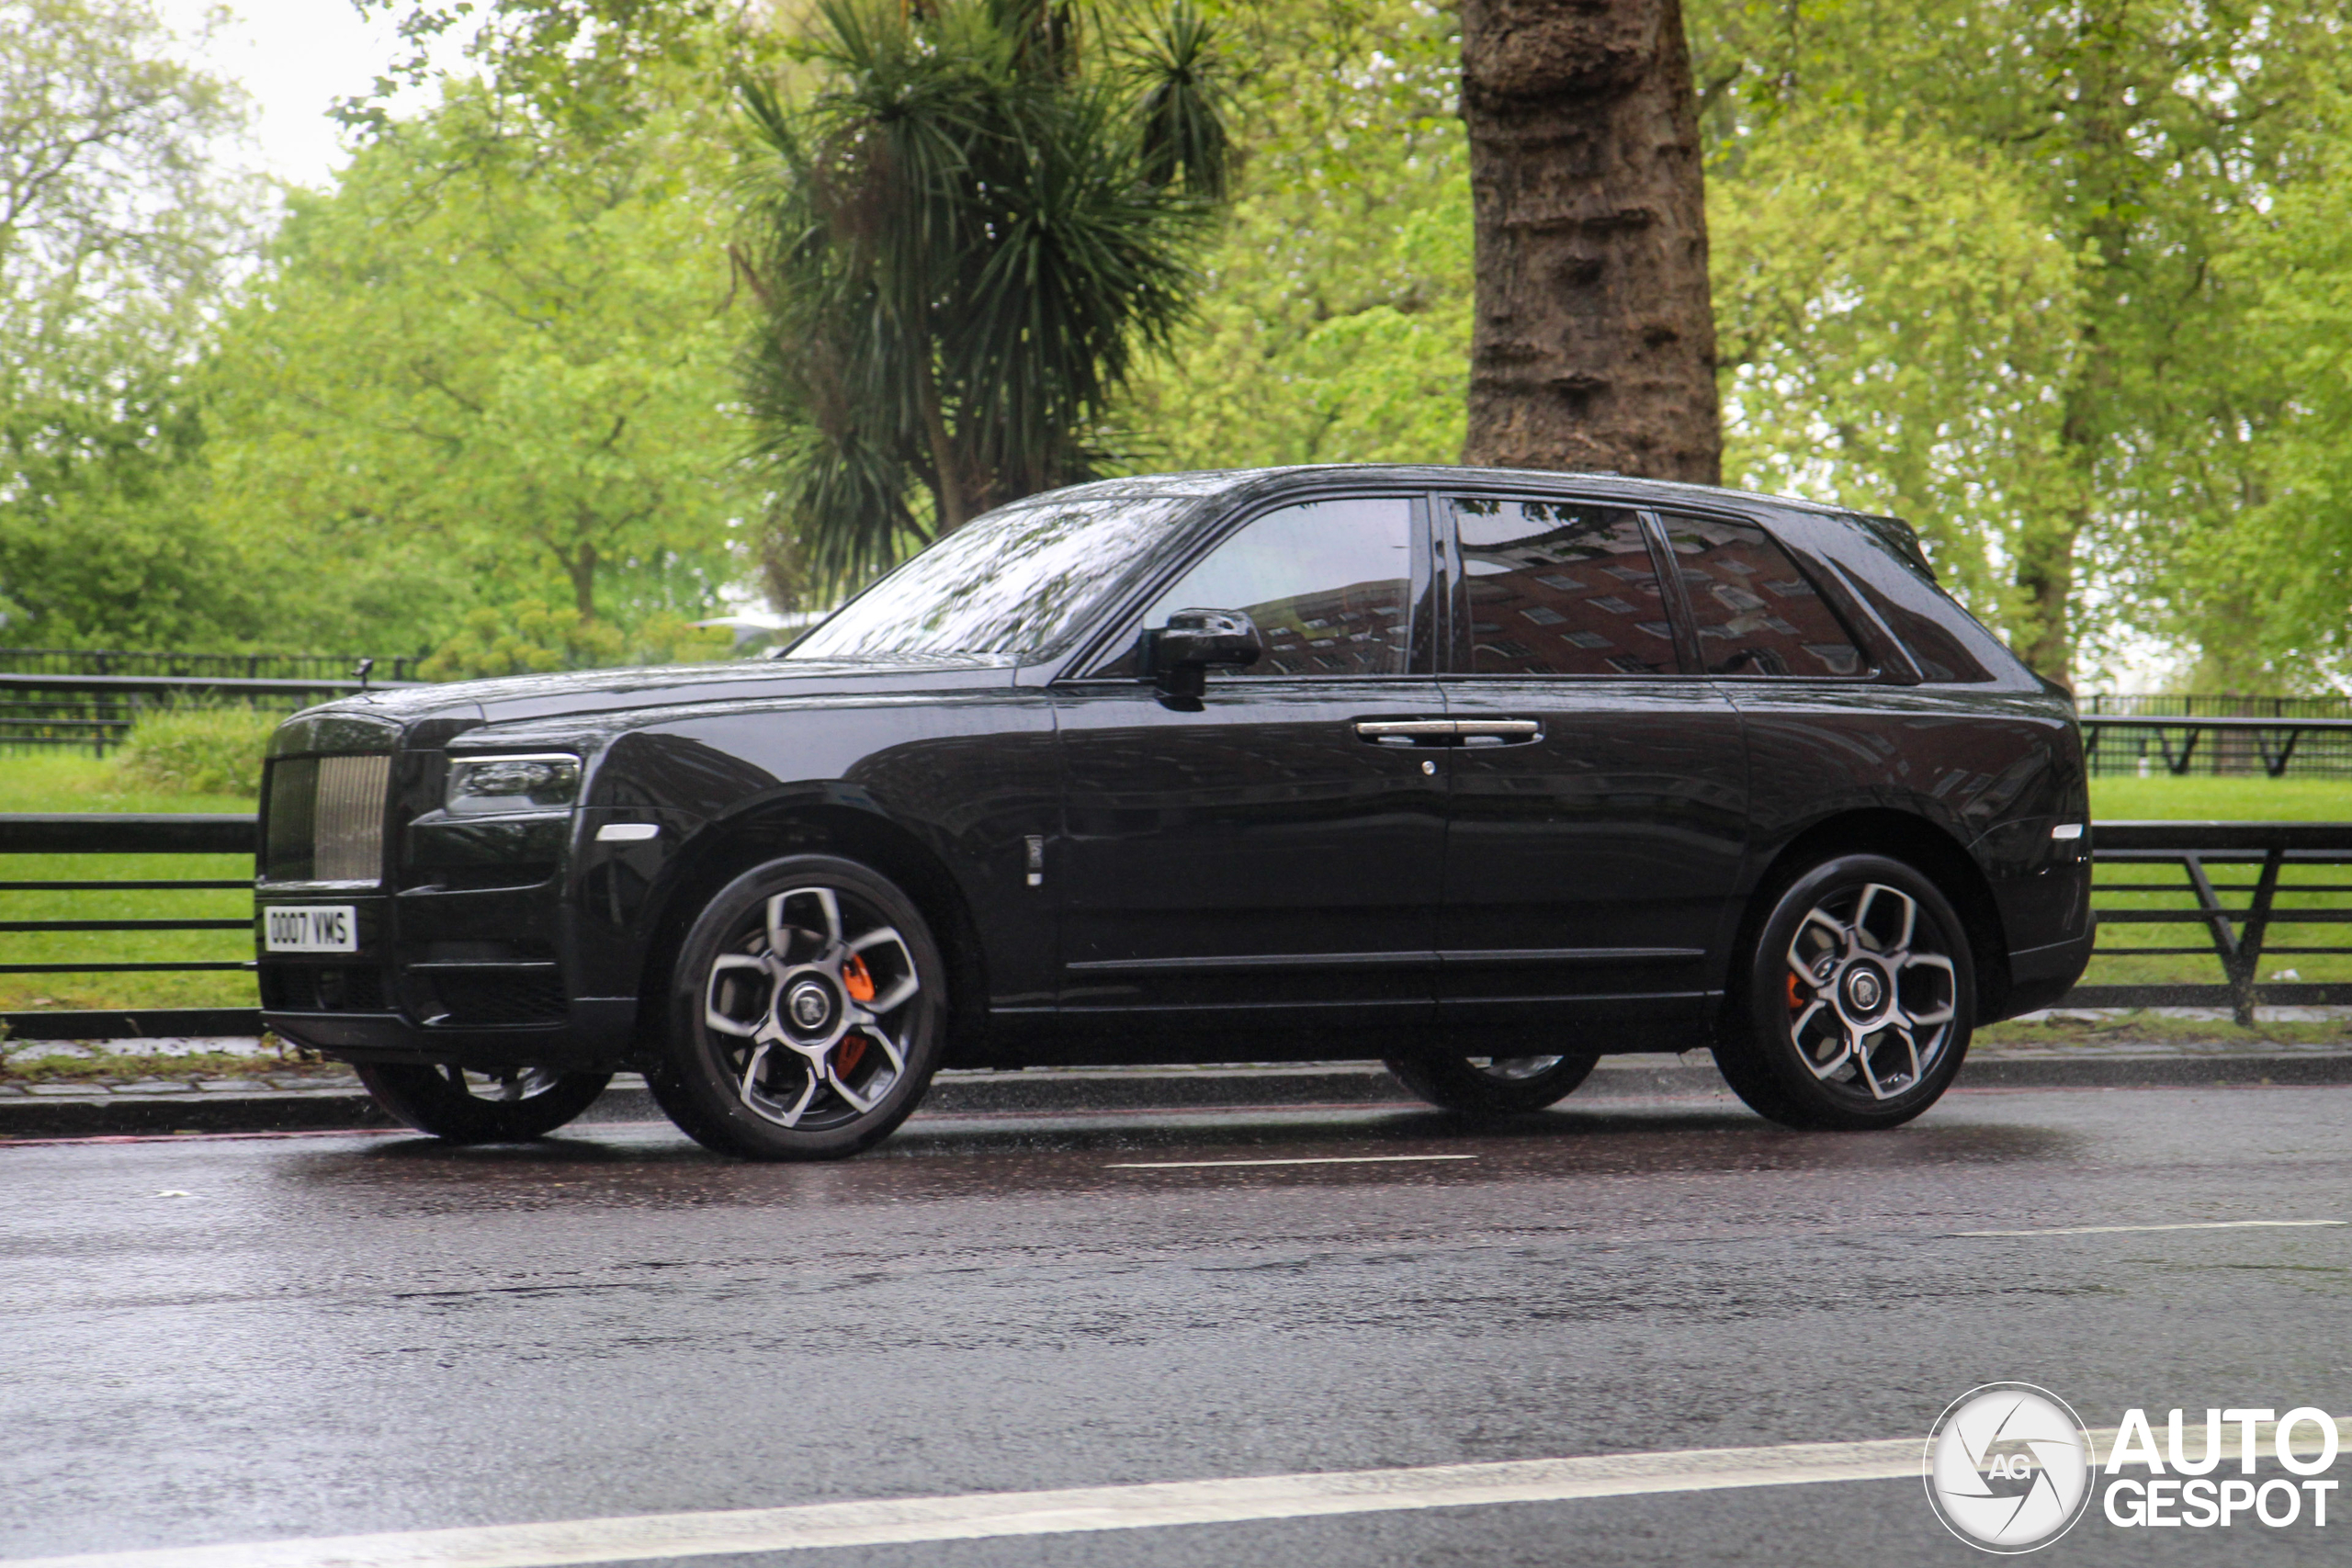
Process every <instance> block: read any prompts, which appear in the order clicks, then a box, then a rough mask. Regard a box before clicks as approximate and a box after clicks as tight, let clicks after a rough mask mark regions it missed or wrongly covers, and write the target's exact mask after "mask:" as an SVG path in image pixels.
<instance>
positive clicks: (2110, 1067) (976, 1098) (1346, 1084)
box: [0, 1042, 2352, 1140]
mask: <svg viewBox="0 0 2352 1568" xmlns="http://www.w3.org/2000/svg"><path fill="white" fill-rule="evenodd" d="M2267 1083H2310V1084H2338V1083H2352V1048H2347V1047H2346V1045H2344V1044H2341V1043H2336V1044H2324V1045H2302V1046H2297V1045H2281V1044H2277V1043H2267V1042H2266V1043H2260V1044H2259V1045H2246V1044H2239V1043H2180V1044H2164V1045H2151V1044H2147V1043H2121V1042H2116V1043H2065V1044H2049V1045H2041V1044H2035V1045H1989V1044H1988V1045H1980V1046H1978V1047H1977V1048H1976V1049H1974V1050H1973V1051H1972V1052H1971V1053H1970V1055H1969V1060H1968V1066H1966V1068H1965V1069H1963V1070H1962V1075H1961V1078H1960V1082H1959V1084H1958V1085H1957V1088H1959V1089H1962V1090H1968V1089H2053V1088H2116V1089H2127V1088H2149V1087H2171V1086H2188V1085H2226V1084H2267ZM1717 1097H1720V1098H1722V1099H1724V1100H1731V1099H1732V1095H1731V1091H1730V1089H1728V1088H1726V1087H1725V1086H1724V1081H1723V1078H1722V1077H1721V1075H1719V1074H1718V1073H1717V1072H1716V1071H1715V1068H1714V1064H1713V1062H1712V1061H1711V1060H1710V1059H1709V1058H1708V1056H1707V1055H1706V1054H1705V1053H1704V1052H1698V1051H1692V1052H1686V1053H1684V1054H1683V1055H1679V1056H1668V1055H1646V1056H1613V1057H1610V1058H1607V1059H1606V1060H1604V1061H1603V1062H1602V1063H1601V1065H1600V1067H1599V1068H1598V1069H1597V1070H1596V1071H1595V1072H1594V1074H1593V1076H1592V1078H1591V1079H1590V1081H1589V1082H1588V1083H1587V1084H1586V1085H1585V1086H1584V1088H1582V1089H1578V1090H1577V1094H1576V1096H1575V1097H1574V1100H1573V1101H1572V1102H1571V1103H1583V1102H1587V1101H1592V1100H1657V1099H1692V1098H1698V1099H1708V1098H1717ZM1419 1103H1420V1102H1419V1100H1415V1099H1414V1098H1413V1097H1412V1096H1411V1095H1409V1094H1408V1093H1407V1092H1406V1091H1405V1090H1404V1089H1403V1088H1402V1087H1401V1086H1399V1085H1398V1084H1397V1081H1396V1080H1395V1079H1394V1078H1391V1077H1389V1076H1388V1075H1387V1073H1385V1071H1383V1070H1382V1069H1381V1068H1380V1067H1379V1066H1377V1065H1376V1064H1368V1063H1360V1062H1333V1063H1315V1064H1307V1065H1304V1066H1240V1067H1085V1068H1038V1069H1032V1070H1029V1071H1026V1072H1012V1073H992V1072H949V1073H942V1074H941V1075H940V1076H939V1077H938V1078H936V1079H935V1080H934V1081H933V1086H932V1089H931V1092H930V1094H929V1095H928V1096H927V1097H926V1098H925V1100H924V1102H923V1108H922V1111H921V1112H919V1113H918V1115H917V1117H916V1118H915V1121H916V1122H918V1123H920V1122H922V1121H924V1120H927V1119H931V1118H936V1117H965V1116H975V1115H978V1116H987V1115H1001V1114H1035V1113H1039V1112H1048V1113H1063V1114H1069V1113H1084V1112H1088V1111H1142V1110H1155V1109H1159V1110H1170V1111H1182V1110H1215V1109H1238V1108H1245V1107H1282V1106H1290V1107H1301V1106H1317V1105H1325V1106H1335V1107H1336V1106H1365V1105H1389V1104H1394V1105H1397V1106H1417V1105H1419ZM660 1119H661V1111H660V1110H659V1108H657V1107H656V1106H655V1105H654V1104H653V1101H652V1099H651V1097H650V1095H648V1094H647V1092H646V1090H645V1086H644V1082H643V1080H642V1079H641V1078H639V1077H637V1076H636V1075H635V1074H624V1075H622V1076H621V1077H617V1078H616V1079H614V1080H613V1086H612V1088H611V1089H608V1090H606V1091H605V1096H604V1098H603V1099H602V1100H598V1101H597V1103H596V1104H595V1105H594V1107H593V1108H592V1109H591V1110H590V1111H589V1112H588V1114H587V1115H586V1116H585V1117H583V1118H582V1120H583V1121H585V1122H650V1121H659V1120H660ZM390 1125H392V1123H391V1122H390V1120H389V1119H388V1118H386V1117H385V1116H384V1115H383V1113H382V1112H381V1111H378V1110H377V1109H376V1106H375V1103H374V1102H373V1101H372V1100H369V1099H368V1096H367V1094H366V1092H365V1091H364V1090H362V1089H360V1087H359V1083H358V1080H357V1079H356V1078H354V1077H346V1076H343V1075H340V1074H317V1073H311V1074H300V1073H263V1074H260V1075H258V1076H254V1077H209V1078H201V1079H198V1080H195V1081H192V1082H191V1081H181V1080H174V1079H164V1078H145V1079H138V1080H133V1081H128V1082H119V1083H104V1084H92V1083H46V1084H32V1085H0V1140H5V1139H7V1138H24V1137H49V1138H53V1137H87V1136H104V1135H108V1134H158V1133H215V1134H218V1133H276V1132H300V1131H315V1130H330V1129H336V1128H353V1129H364V1128H370V1127H389V1126H390Z"/></svg>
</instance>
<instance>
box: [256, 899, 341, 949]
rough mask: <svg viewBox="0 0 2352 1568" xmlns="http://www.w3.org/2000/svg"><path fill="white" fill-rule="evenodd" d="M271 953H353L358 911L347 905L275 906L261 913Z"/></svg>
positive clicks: (264, 934) (264, 937) (263, 944)
mask: <svg viewBox="0 0 2352 1568" xmlns="http://www.w3.org/2000/svg"><path fill="white" fill-rule="evenodd" d="M262 932H263V935H262V946H263V947H264V948H265V949H266V950H267V951H269V952H271V953H356V952H358V951H359V911H358V909H357V908H356V906H354V905H350V904H275V905H272V906H271V907H270V908H266V909H264V910H263V911H262Z"/></svg>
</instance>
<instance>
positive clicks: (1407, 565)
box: [1094, 496, 1413, 677]
mask: <svg viewBox="0 0 2352 1568" xmlns="http://www.w3.org/2000/svg"><path fill="white" fill-rule="evenodd" d="M1178 610H1246V611H1248V612H1249V614H1250V619H1251V620H1253V621H1255V622H1257V623H1258V631H1259V633H1260V635H1261V636H1262V637H1264V638H1265V643H1266V656H1265V657H1264V658H1263V659H1261V660H1259V661H1258V662H1257V663H1255V664H1253V665H1251V666H1250V668H1249V669H1248V670H1244V671H1234V673H1235V674H1238V675H1243V676H1251V675H1254V676H1260V677H1268V676H1283V675H1402V674H1404V673H1406V671H1407V670H1408V668H1409V660H1410V656H1411V646H1412V622H1413V503H1412V502H1410V501H1408V500H1406V499H1405V498H1404V497H1402V496H1348V497H1344V498H1341V499H1338V500H1332V501H1313V502H1306V503H1305V504H1303V505H1299V506H1286V507H1283V509H1282V510H1281V511H1279V512H1269V513H1266V514H1265V515H1264V516H1262V517H1259V518H1256V519H1254V520H1252V521H1251V522H1250V523H1248V524H1246V525H1243V526H1242V528H1241V531H1240V532H1238V533H1237V534H1235V535H1234V536H1232V537H1231V538H1228V539H1227V540H1226V541H1225V542H1224V543H1223V544H1221V545H1219V546H1217V547H1216V549H1215V550H1213V551H1212V552H1210V554H1209V555H1208V556H1207V558H1204V560H1202V561H1201V562H1200V564H1199V565H1197V566H1195V567H1193V569H1192V570H1190V571H1188V572H1186V573H1185V574H1184V575H1183V576H1182V578H1180V579H1179V580H1178V581H1177V582H1176V585H1175V586H1174V587H1172V588H1170V589H1169V590H1168V592H1165V593H1162V594H1161V595H1159V598H1157V599H1155V600H1154V601H1153V602H1152V605H1151V608H1150V609H1148V610H1147V611H1145V612H1144V617H1143V621H1142V625H1141V628H1140V629H1142V630H1145V631H1149V630H1155V629H1157V628H1159V627H1161V626H1166V625H1167V624H1168V617H1169V616H1170V615H1172V614H1174V613H1175V612H1176V611H1178ZM1139 652H1140V648H1139V646H1138V645H1137V644H1133V643H1131V644H1129V645H1128V646H1127V648H1125V649H1124V650H1123V651H1122V652H1121V654H1120V655H1119V656H1118V657H1117V658H1115V659H1114V660H1111V662H1109V663H1108V664H1105V665H1103V666H1102V667H1100V668H1099V669H1097V670H1096V671H1094V673H1096V674H1098V675H1134V674H1136V673H1138V667H1137V657H1138V654H1139Z"/></svg>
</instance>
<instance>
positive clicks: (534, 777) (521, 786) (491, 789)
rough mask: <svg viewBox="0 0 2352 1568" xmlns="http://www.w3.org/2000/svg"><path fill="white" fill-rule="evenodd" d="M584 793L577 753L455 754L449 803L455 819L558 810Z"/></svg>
mask: <svg viewBox="0 0 2352 1568" xmlns="http://www.w3.org/2000/svg"><path fill="white" fill-rule="evenodd" d="M579 797H580V759H579V758H577V757H567V756H563V755H561V754H560V753H558V754H555V755H551V756H535V757H453V758H451V759H450V760H449V788H448V793H447V795H445V796H444V797H443V804H444V805H445V806H446V807H447V808H448V812H449V815H450V816H452V817H496V816H509V815H512V814H514V813H515V812H520V811H549V810H558V809H560V808H562V807H568V806H570V805H571V804H572V802H573V801H575V800H577V799H579Z"/></svg>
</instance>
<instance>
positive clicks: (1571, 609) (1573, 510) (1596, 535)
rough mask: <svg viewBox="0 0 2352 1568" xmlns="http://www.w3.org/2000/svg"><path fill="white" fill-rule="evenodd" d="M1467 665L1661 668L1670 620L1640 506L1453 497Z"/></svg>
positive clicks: (1549, 671) (1562, 671) (1530, 671)
mask: <svg viewBox="0 0 2352 1568" xmlns="http://www.w3.org/2000/svg"><path fill="white" fill-rule="evenodd" d="M1454 533H1455V537H1456V538H1457V539H1458V541H1459V542H1460V548H1461V554H1462V567H1463V573H1464V596H1465V600H1466V604H1467V606H1468V610H1469V644H1470V671H1471V673H1473V674H1476V675H1658V674H1665V673H1668V672H1670V671H1672V670H1673V669H1674V668H1675V663H1674V627H1673V625H1672V624H1671V623H1670V622H1669V621H1668V618H1667V613H1666V601H1665V598H1664V596H1663V595H1662V594H1661V593H1660V592H1659V591H1658V581H1657V568H1656V567H1655V566H1654V565H1653V564H1652V562H1651V559H1650V547H1649V541H1648V540H1647V539H1646V538H1645V537H1644V536H1643V533H1642V525H1641V520H1640V519H1639V517H1637V516H1636V515H1635V514H1634V513H1631V512H1627V511H1623V510H1622V509H1620V508H1617V507H1610V506H1583V505H1578V504H1577V503H1575V502H1551V501H1492V500H1487V499H1485V498H1471V499H1465V500H1461V501H1457V502H1454Z"/></svg>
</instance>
